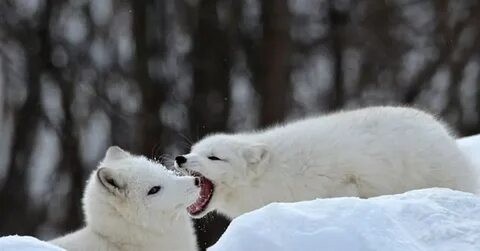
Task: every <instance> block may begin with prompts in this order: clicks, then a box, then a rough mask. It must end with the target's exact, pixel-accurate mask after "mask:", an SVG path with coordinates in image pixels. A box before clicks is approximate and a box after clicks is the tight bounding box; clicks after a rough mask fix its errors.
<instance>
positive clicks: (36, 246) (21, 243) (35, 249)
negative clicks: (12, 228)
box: [0, 235, 65, 251]
mask: <svg viewBox="0 0 480 251" xmlns="http://www.w3.org/2000/svg"><path fill="white" fill-rule="evenodd" d="M19 250H21V251H65V250H64V249H61V248H59V247H56V246H53V245H51V244H48V243H46V242H43V241H40V240H38V239H36V238H34V237H30V236H18V235H11V236H5V237H2V238H0V251H19Z"/></svg>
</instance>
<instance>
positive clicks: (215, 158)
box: [208, 156, 221, 160]
mask: <svg viewBox="0 0 480 251" xmlns="http://www.w3.org/2000/svg"><path fill="white" fill-rule="evenodd" d="M208 159H209V160H221V159H220V158H219V157H217V156H208Z"/></svg>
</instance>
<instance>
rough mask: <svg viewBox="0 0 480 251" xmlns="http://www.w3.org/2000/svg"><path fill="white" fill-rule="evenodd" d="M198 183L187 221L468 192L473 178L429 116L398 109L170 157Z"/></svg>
mask: <svg viewBox="0 0 480 251" xmlns="http://www.w3.org/2000/svg"><path fill="white" fill-rule="evenodd" d="M175 166H176V168H178V169H179V170H183V171H187V172H189V173H192V174H194V175H197V176H199V177H202V179H203V180H204V181H203V184H202V193H201V194H202V196H201V198H200V199H199V200H197V202H196V203H194V204H193V205H192V206H190V207H189V208H188V211H189V213H190V215H192V216H193V217H202V216H204V215H205V214H206V213H207V212H209V211H212V210H215V209H216V210H218V211H219V212H221V213H223V214H225V215H227V216H229V217H236V216H238V215H240V214H243V213H245V212H248V211H252V210H254V209H257V208H260V207H262V206H264V205H267V204H269V203H271V202H278V201H281V202H292V201H302V200H310V199H314V198H326V197H339V196H359V197H363V198H366V197H371V196H377V195H384V194H395V193H401V192H405V191H407V190H412V189H419V188H426V187H448V188H452V189H457V190H461V191H467V192H473V191H474V188H475V186H476V178H477V175H476V173H475V172H474V169H473V168H472V166H471V165H470V163H468V161H467V160H466V158H465V157H464V156H463V155H462V153H461V152H460V150H459V148H458V147H457V144H456V142H455V140H454V138H453V137H452V136H451V134H450V133H449V131H448V130H447V129H446V128H445V126H444V125H443V124H442V123H440V122H439V121H437V120H436V119H435V118H434V117H433V116H431V115H429V114H426V113H424V112H422V111H419V110H416V109H412V108H405V107H370V108H364V109H359V110H355V111H345V112H338V113H334V114H331V115H326V116H320V117H314V118H309V119H304V120H300V121H297V122H292V123H288V124H285V125H279V126H275V127H272V128H269V129H265V130H262V131H258V132H251V133H239V134H214V135H211V136H208V137H206V138H204V139H202V140H200V141H199V142H198V143H196V144H194V145H193V146H192V149H191V152H190V153H189V154H186V155H183V156H177V157H176V159H175Z"/></svg>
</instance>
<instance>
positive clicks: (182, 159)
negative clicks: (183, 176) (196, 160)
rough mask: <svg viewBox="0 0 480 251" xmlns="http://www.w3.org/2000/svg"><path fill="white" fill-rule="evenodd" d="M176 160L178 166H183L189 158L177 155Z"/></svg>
mask: <svg viewBox="0 0 480 251" xmlns="http://www.w3.org/2000/svg"><path fill="white" fill-rule="evenodd" d="M175 162H177V164H178V166H182V164H185V162H187V158H185V157H183V156H181V155H180V156H177V157H175Z"/></svg>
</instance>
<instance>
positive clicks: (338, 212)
mask: <svg viewBox="0 0 480 251" xmlns="http://www.w3.org/2000/svg"><path fill="white" fill-rule="evenodd" d="M217 250H229V251H237V250H238V251H240V250H276V251H279V250H302V251H308V250H335V251H343V250H345V251H347V250H348V251H360V250H369V251H370V250H372V251H373V250H382V251H383V250H389V251H397V250H398V251H409V250H432V251H433V250H435V251H442V250H445V251H447V250H451V251H454V250H462V251H468V250H472V251H473V250H475V251H478V250H480V197H478V196H475V195H473V194H470V193H464V192H458V191H453V190H450V189H444V188H431V189H423V190H415V191H410V192H407V193H404V194H398V195H391V196H380V197H375V198H370V199H359V198H332V199H318V200H313V201H305V202H297V203H273V204H270V205H267V206H265V207H263V208H261V209H259V210H256V211H253V212H250V213H247V214H245V215H242V216H240V217H238V218H236V219H234V220H233V221H232V223H231V224H230V226H229V228H228V229H227V231H226V232H225V234H224V235H223V236H222V237H221V238H220V240H219V241H218V242H217V244H215V245H214V246H213V247H211V248H210V249H209V251H217Z"/></svg>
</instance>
